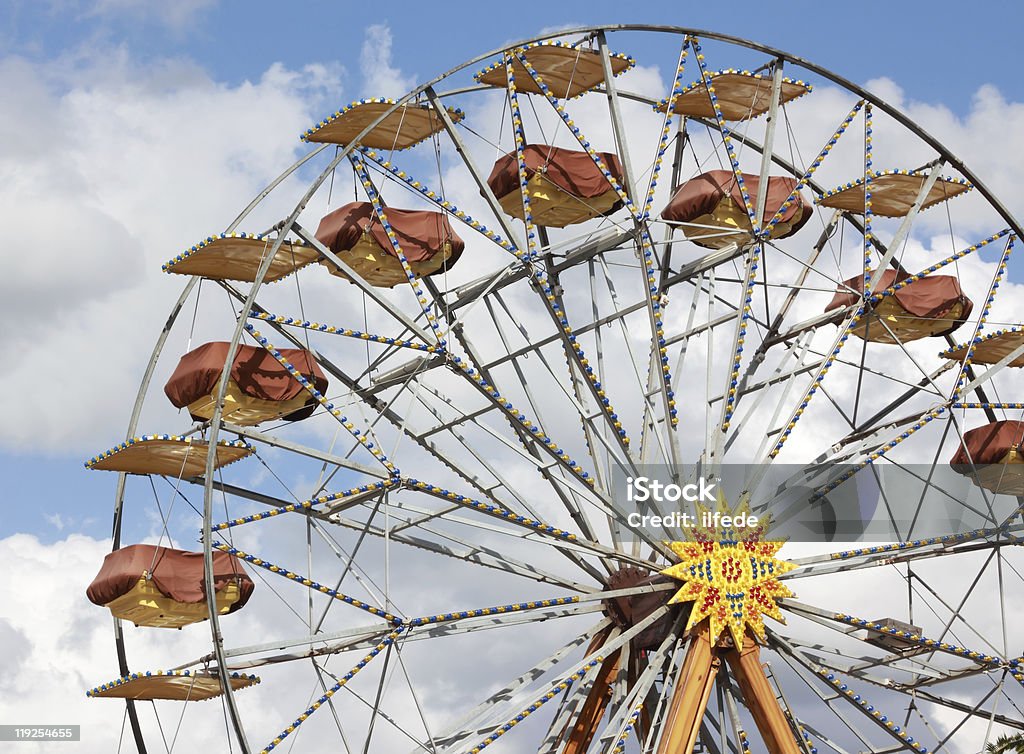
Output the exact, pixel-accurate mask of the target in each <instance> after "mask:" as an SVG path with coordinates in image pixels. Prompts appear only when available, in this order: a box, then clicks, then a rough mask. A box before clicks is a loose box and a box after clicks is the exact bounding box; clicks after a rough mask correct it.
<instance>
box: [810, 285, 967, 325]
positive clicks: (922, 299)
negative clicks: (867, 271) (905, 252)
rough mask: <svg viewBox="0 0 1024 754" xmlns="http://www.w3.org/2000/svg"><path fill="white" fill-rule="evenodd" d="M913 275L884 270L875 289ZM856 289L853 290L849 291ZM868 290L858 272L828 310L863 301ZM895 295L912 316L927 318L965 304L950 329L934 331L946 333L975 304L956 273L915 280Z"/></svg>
mask: <svg viewBox="0 0 1024 754" xmlns="http://www.w3.org/2000/svg"><path fill="white" fill-rule="evenodd" d="M907 277H909V276H908V275H907V274H906V273H900V272H898V271H897V270H891V269H890V270H886V271H885V272H883V273H882V277H881V278H880V279H879V281H878V284H877V285H876V286H875V291H876V292H878V293H881V292H882V291H884V290H885V289H887V288H889V287H890V286H893V285H895V284H896V283H898V282H900V281H901V280H904V279H906V278H907ZM847 288H852V289H853V291H848V290H846V289H847ZM863 290H864V276H863V275H854V276H853V277H852V278H849V279H848V280H844V281H843V285H842V286H841V287H840V288H839V290H837V291H836V294H835V296H833V297H832V301H831V302H830V303H829V305H828V306H826V307H825V311H827V312H828V311H832V310H833V309H843V308H846V307H847V306H852V305H853V304H856V303H857V302H858V301H860V300H861V292H862V291H863ZM892 297H893V298H895V299H896V301H897V302H898V303H899V305H900V306H901V307H902V308H903V309H904V310H905V311H906V312H907V314H909V315H910V316H912V317H922V318H926V319H937V318H940V317H943V316H945V315H946V314H948V313H949V311H950V309H952V308H953V307H954V306H955V305H956V304H957V303H960V304H963V310H962V311H961V313H960V316H959V317H958V318H957V319H956V321H954V322H952V323H950V327H949V329H948V330H945V331H942V332H937V333H934V334H935V335H944V334H945V333H947V332H953V330H955V329H956V328H958V327H959V326H960V325H962V324H963V323H964V322H965V321H966V320H967V318H968V317H970V315H971V310H972V309H973V308H974V304H973V303H972V302H971V300H970V299H969V298H967V296H965V295H964V292H963V291H962V290H961V289H960V281H959V280H958V279H957V278H955V277H953V276H952V275H929V276H928V277H924V278H921V279H920V280H915V281H914V282H913V283H911V284H910V285H908V286H906V287H905V288H900V289H899V290H898V291H896V292H895V293H894V294H892Z"/></svg>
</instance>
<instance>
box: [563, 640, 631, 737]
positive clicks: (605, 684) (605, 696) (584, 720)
mask: <svg viewBox="0 0 1024 754" xmlns="http://www.w3.org/2000/svg"><path fill="white" fill-rule="evenodd" d="M602 643H603V642H602ZM588 654H590V652H588ZM621 656H622V651H621V650H620V651H617V652H615V654H613V655H611V656H610V657H608V658H607V659H606V660H605V661H604V663H602V665H601V669H600V670H599V671H598V672H597V677H596V678H594V685H593V686H591V687H590V693H589V694H587V701H585V702H584V703H583V708H582V709H581V710H580V713H579V715H577V716H576V724H575V725H573V726H572V731H571V732H570V733H569V740H568V742H567V743H566V745H565V748H564V749H563V750H562V754H583V752H585V751H586V750H587V747H588V746H590V742H591V741H593V740H594V735H595V734H596V733H597V726H598V723H600V722H601V717H602V716H603V715H604V709H605V707H607V706H608V701H609V700H610V699H611V696H612V681H613V680H614V679H615V676H616V674H617V673H618V671H619V658H620V657H621Z"/></svg>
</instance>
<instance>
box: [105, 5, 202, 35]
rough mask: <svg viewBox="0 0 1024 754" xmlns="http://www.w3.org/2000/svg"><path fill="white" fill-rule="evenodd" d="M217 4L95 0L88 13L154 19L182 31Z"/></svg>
mask: <svg viewBox="0 0 1024 754" xmlns="http://www.w3.org/2000/svg"><path fill="white" fill-rule="evenodd" d="M217 2H218V0H180V2H173V3H163V2H158V1H157V0H95V2H93V3H92V6H91V7H90V8H89V9H88V13H89V14H90V15H95V16H101V17H108V18H109V17H124V16H128V17H131V18H136V19H142V20H149V19H154V20H156V21H157V22H159V23H161V24H164V25H165V26H169V27H171V28H173V29H183V28H184V27H185V26H186V25H187V24H189V23H191V22H193V21H195V20H196V18H197V17H198V16H201V15H202V13H203V11H205V10H207V9H208V8H211V7H213V6H214V5H216V4H217Z"/></svg>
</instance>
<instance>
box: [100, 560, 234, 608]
mask: <svg viewBox="0 0 1024 754" xmlns="http://www.w3.org/2000/svg"><path fill="white" fill-rule="evenodd" d="M145 573H149V574H150V576H151V577H152V584H153V585H154V586H155V587H156V588H157V589H159V590H160V592H161V593H162V594H164V595H165V596H167V597H169V598H170V599H172V600H176V601H177V602H186V603H198V602H204V601H205V600H206V590H205V589H204V587H203V553H201V552H186V551H184V550H172V549H170V548H167V547H157V546H156V545H131V546H130V547H123V548H121V549H120V550H114V551H113V552H112V553H110V554H109V555H107V556H106V557H105V558H104V559H103V567H102V568H100V572H99V573H98V574H97V575H96V578H95V579H93V582H92V583H91V584H90V585H89V588H88V589H87V590H86V594H87V595H88V596H89V599H90V600H91V601H92V602H93V603H95V604H97V605H106V604H108V603H110V602H113V601H114V600H116V599H117V598H118V597H121V596H122V595H124V594H127V593H128V592H130V591H131V590H132V588H134V587H135V585H136V584H138V582H139V579H140V578H142V576H143V574H145ZM236 582H237V583H238V585H239V591H240V592H241V597H240V598H239V600H238V602H236V603H235V604H234V605H232V606H231V609H230V610H229V611H228V612H234V611H235V610H238V609H239V608H241V607H242V606H243V605H244V604H245V603H246V602H247V601H248V599H249V596H250V595H251V594H252V590H253V583H252V579H250V578H249V576H248V574H247V573H246V572H245V569H244V568H242V563H241V561H240V560H239V559H238V558H236V557H235V556H234V555H231V554H229V553H226V552H215V553H213V583H214V588H215V589H216V591H218V592H219V591H221V590H222V589H223V588H224V587H225V586H227V585H228V584H230V583H236Z"/></svg>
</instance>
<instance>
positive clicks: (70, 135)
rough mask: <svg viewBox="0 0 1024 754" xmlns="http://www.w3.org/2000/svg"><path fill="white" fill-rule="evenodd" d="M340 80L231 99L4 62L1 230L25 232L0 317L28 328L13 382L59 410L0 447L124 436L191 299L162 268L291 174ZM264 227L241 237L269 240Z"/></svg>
mask: <svg viewBox="0 0 1024 754" xmlns="http://www.w3.org/2000/svg"><path fill="white" fill-rule="evenodd" d="M339 75H340V71H339V69H338V68H337V67H336V66H325V65H320V64H310V65H308V66H307V67H306V68H304V69H303V70H301V71H294V70H289V69H287V68H285V67H284V66H281V65H279V64H275V65H272V66H271V67H270V68H269V69H268V70H267V71H266V72H265V73H264V74H263V75H262V76H261V77H260V78H259V79H258V80H255V81H252V82H249V81H246V82H243V83H241V84H239V85H237V86H226V85H223V84H220V83H218V82H215V81H213V80H211V79H210V78H209V77H208V76H207V75H206V74H205V73H203V72H202V71H200V70H199V69H197V68H196V67H195V66H194V65H191V64H188V63H184V62H180V61H161V62H158V63H156V64H153V65H152V66H148V67H140V66H139V65H138V64H137V62H136V61H134V60H132V59H131V58H130V56H129V55H128V54H127V53H126V52H125V51H124V50H118V49H114V50H112V51H111V54H110V55H108V56H104V57H103V58H94V59H89V60H86V61H82V60H75V61H74V62H73V63H70V62H67V61H57V62H55V63H52V64H50V65H47V66H42V67H37V66H30V65H28V64H27V63H25V62H24V61H22V60H20V59H18V58H7V59H4V60H2V61H0V81H2V82H3V88H4V90H5V91H7V92H10V93H12V94H11V97H12V100H13V101H12V107H9V108H5V109H4V112H3V114H2V115H0V134H4V135H5V136H9V137H10V138H5V139H4V141H3V145H2V146H0V166H2V169H3V171H4V173H5V175H7V176H8V179H7V180H6V181H5V182H4V185H3V187H0V217H2V220H3V222H4V223H5V224H7V225H8V227H12V228H15V227H16V228H19V231H18V233H17V236H18V241H17V242H16V244H15V247H13V248H12V252H13V253H10V254H8V255H7V261H6V274H5V275H4V279H3V282H2V283H0V301H2V303H0V308H2V312H3V316H4V318H5V319H6V320H7V321H9V322H17V323H18V327H14V328H11V329H10V332H9V334H8V340H7V343H8V346H9V347H12V348H15V349H17V351H18V352H19V354H20V357H21V358H19V359H18V360H17V363H15V364H14V365H13V366H12V368H11V370H10V371H9V372H8V373H7V375H6V377H5V379H6V381H7V384H8V385H10V386H12V387H13V388H14V389H16V390H19V391H21V392H22V393H23V394H26V395H27V394H30V393H32V392H34V391H35V390H36V389H37V387H35V386H38V384H39V377H40V375H46V378H45V382H46V383H47V390H48V391H53V394H54V395H56V396H57V398H56V399H55V400H40V401H38V402H25V403H22V405H21V409H20V410H23V411H24V412H25V413H24V414H23V415H21V416H18V417H12V421H11V422H10V423H9V424H8V425H7V426H8V429H7V430H5V431H3V432H0V444H3V445H7V446H10V445H12V444H18V445H19V447H21V448H22V450H29V449H33V448H35V449H45V448H47V447H49V446H51V445H52V444H53V443H54V442H56V441H57V440H59V441H60V442H61V445H62V447H63V449H64V450H80V451H85V449H86V447H93V445H94V443H96V442H97V435H100V436H102V435H104V434H106V435H107V436H108V437H112V435H111V434H110V430H111V429H112V428H113V427H117V426H118V425H121V426H123V422H124V420H125V418H126V416H127V414H126V413H125V412H126V408H125V407H126V406H128V405H130V401H131V398H126V396H131V395H132V394H133V392H134V385H135V384H137V381H138V376H139V371H138V370H139V368H140V366H141V365H142V363H143V359H144V358H145V357H142V359H140V358H139V355H140V354H142V353H145V352H148V350H149V349H150V348H151V344H152V342H153V340H154V339H155V337H156V335H157V333H158V331H159V328H160V326H161V323H162V322H163V320H164V319H165V318H166V314H167V304H169V302H170V301H171V300H173V297H174V296H175V293H174V290H175V289H177V288H179V287H180V285H181V284H182V280H181V279H180V278H171V277H170V276H166V275H163V273H161V272H160V265H161V263H162V262H164V261H166V260H167V259H169V258H170V257H172V256H174V255H175V254H177V253H179V252H180V251H181V250H182V249H184V248H186V247H187V246H190V245H191V244H193V243H195V242H196V241H197V240H199V239H200V238H203V237H205V236H206V235H209V234H210V233H215V232H219V231H220V230H222V229H223V227H224V224H225V223H226V222H227V220H226V218H230V217H232V216H233V214H234V213H235V212H237V209H238V207H239V204H240V203H241V201H242V200H240V199H239V197H248V196H251V195H254V194H255V193H256V192H257V191H258V190H259V188H260V187H262V186H263V185H265V184H266V183H267V182H268V181H269V179H270V178H271V177H272V176H273V175H274V174H275V173H276V172H278V171H280V170H281V169H282V168H283V166H285V165H287V164H288V163H289V162H290V161H291V159H292V155H293V154H294V153H295V151H296V148H297V146H298V144H299V142H298V139H297V136H298V134H299V133H300V131H301V130H302V129H303V128H305V127H307V126H308V124H309V123H310V122H312V121H313V120H314V119H315V117H317V115H318V114H319V113H320V112H321V111H322V110H323V109H325V106H324V104H322V103H323V101H324V100H325V99H326V98H328V97H329V98H330V101H331V102H332V103H333V102H334V101H336V100H337V91H338V86H339V84H338V81H339ZM315 114H316V115H315ZM268 211H269V212H272V211H274V210H273V209H271V208H269V207H268V208H267V210H264V211H263V213H262V214H261V215H260V216H257V217H256V218H254V219H252V220H251V221H250V222H251V223H253V224H252V225H250V226H247V228H250V229H252V230H262V229H263V227H262V225H261V226H260V227H259V228H257V227H256V225H259V224H261V223H266V224H269V222H271V221H272V220H271V217H272V216H271V215H270V214H268ZM15 248H16V251H14V249H15ZM158 302H159V303H158ZM72 395H75V396H77V397H76V398H72V397H71V396H72ZM83 396H85V399H84V400H83ZM17 410H18V409H16V411H17ZM100 427H102V428H103V429H102V430H101V431H100V432H99V433H97V431H96V430H97V428H100ZM121 431H123V430H117V431H116V432H114V434H113V436H117V435H119V434H120V432H121ZM104 442H105V440H104Z"/></svg>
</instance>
